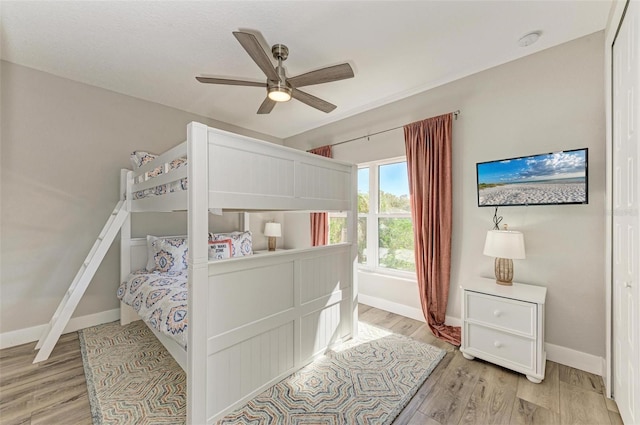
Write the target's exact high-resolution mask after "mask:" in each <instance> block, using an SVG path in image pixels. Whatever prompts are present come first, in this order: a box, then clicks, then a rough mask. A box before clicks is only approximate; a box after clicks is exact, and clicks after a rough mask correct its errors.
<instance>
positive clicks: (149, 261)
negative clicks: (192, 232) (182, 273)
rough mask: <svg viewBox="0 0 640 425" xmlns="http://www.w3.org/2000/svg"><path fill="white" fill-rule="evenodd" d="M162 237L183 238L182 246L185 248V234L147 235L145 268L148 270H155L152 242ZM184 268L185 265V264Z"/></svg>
mask: <svg viewBox="0 0 640 425" xmlns="http://www.w3.org/2000/svg"><path fill="white" fill-rule="evenodd" d="M162 239H183V240H184V246H185V249H186V246H187V237H186V236H162V237H158V236H151V235H147V266H146V267H145V268H146V269H147V271H148V272H152V271H154V270H157V267H156V260H155V258H154V257H155V254H156V249H155V248H154V247H153V242H155V241H158V240H162ZM185 269H186V266H185Z"/></svg>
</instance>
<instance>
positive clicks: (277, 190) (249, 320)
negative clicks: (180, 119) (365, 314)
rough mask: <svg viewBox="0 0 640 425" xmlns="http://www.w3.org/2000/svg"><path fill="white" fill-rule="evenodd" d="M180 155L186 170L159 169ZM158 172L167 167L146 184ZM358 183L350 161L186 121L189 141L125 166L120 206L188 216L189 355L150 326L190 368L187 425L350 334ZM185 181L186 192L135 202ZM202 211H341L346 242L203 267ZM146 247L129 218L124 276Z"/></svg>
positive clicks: (141, 261) (126, 317)
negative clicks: (180, 212) (143, 195)
mask: <svg viewBox="0 0 640 425" xmlns="http://www.w3.org/2000/svg"><path fill="white" fill-rule="evenodd" d="M183 157H187V165H186V166H182V167H180V168H177V169H174V170H171V169H170V167H169V166H168V165H166V164H168V163H170V162H171V161H172V160H174V159H176V158H183ZM158 166H162V167H164V171H165V172H164V173H162V174H160V175H159V176H157V177H153V178H149V177H148V174H149V171H150V170H153V169H155V168H156V167H158ZM356 176H357V168H356V167H355V166H354V165H351V164H346V163H342V162H339V161H335V160H330V159H327V158H323V157H320V156H317V155H312V154H309V153H306V152H302V151H299V150H295V149H290V148H286V147H283V146H279V145H276V144H272V143H267V142H263V141H259V140H255V139H251V138H248V137H243V136H239V135H236V134H232V133H228V132H225V131H221V130H217V129H214V128H209V127H207V126H205V125H203V124H199V123H190V124H189V125H188V128H187V141H186V142H184V143H181V144H180V145H178V146H176V147H174V148H172V149H171V150H169V151H167V152H166V153H164V154H162V155H160V156H159V157H158V158H157V159H156V160H154V161H152V162H150V163H148V164H146V165H144V166H142V167H140V168H139V169H137V170H135V171H126V172H125V171H124V170H123V179H122V180H123V182H122V189H123V191H124V192H126V196H125V199H126V201H125V202H126V208H127V210H128V211H130V212H133V213H135V212H151V211H178V210H186V211H187V212H188V253H189V262H188V270H187V271H188V316H189V324H188V342H187V349H186V350H185V349H184V348H183V347H181V346H180V345H179V344H178V343H176V342H175V341H173V340H172V339H170V338H168V337H166V336H164V335H163V334H161V333H159V332H157V331H156V330H154V329H152V330H153V331H154V333H155V334H156V336H157V337H158V339H159V340H160V341H161V342H162V343H163V344H164V345H165V347H167V349H168V351H169V352H170V353H171V354H172V355H173V356H174V357H175V358H176V360H177V362H178V363H179V364H180V365H181V366H182V368H183V369H185V371H186V373H187V423H189V424H205V423H206V424H210V423H213V422H215V421H216V420H218V419H220V418H221V417H222V416H224V415H225V414H226V413H228V412H230V411H231V410H233V409H234V408H236V407H238V406H240V405H241V404H243V403H245V402H246V401H248V400H249V399H250V398H252V397H253V396H255V395H256V394H258V393H259V392H260V391H262V390H264V389H265V388H267V387H268V386H269V385H272V384H273V383H275V382H277V381H279V380H280V379H282V378H283V377H285V376H287V375H289V374H291V373H292V372H294V371H295V370H297V369H299V368H300V367H302V366H304V365H305V364H307V363H309V362H310V361H312V360H313V358H314V357H316V356H317V355H319V354H321V353H323V352H324V351H325V350H326V349H327V348H328V347H329V346H330V345H332V344H334V343H337V342H339V341H341V340H344V339H348V338H350V337H353V336H355V334H356V332H357V285H356V279H355V266H356V262H357V250H356V246H355V245H356V244H355V240H356V237H355V231H356V228H357V227H356V224H357V194H356V193H357V183H356ZM184 178H187V179H188V180H187V182H188V190H179V191H175V192H169V193H166V194H162V195H158V196H150V197H146V198H143V199H133V198H134V196H132V194H133V193H136V192H138V191H142V190H145V189H149V188H153V187H156V186H158V185H170V184H172V183H174V184H175V182H180V181H181V180H182V179H184ZM139 180H143V181H141V182H139ZM182 182H184V180H182ZM167 187H168V186H167ZM210 210H223V211H267V210H278V211H294V210H298V211H347V217H348V232H347V233H348V234H347V241H348V242H347V243H343V244H338V245H330V246H324V247H313V248H306V249H293V250H284V251H276V252H272V253H261V254H258V255H250V256H246V257H242V258H230V259H224V260H215V261H209V259H208V238H207V232H208V230H209V228H208V227H209V226H208V224H209V223H208V218H209V211H210ZM305 231H308V230H305ZM146 252H147V251H146V241H145V240H144V239H132V238H131V220H130V217H129V218H128V219H127V220H126V222H125V224H124V225H123V227H122V231H121V268H122V270H121V274H122V276H121V278H122V279H126V277H127V276H128V275H129V273H131V272H132V271H135V270H139V269H142V268H144V265H145V264H146V256H147V253H146ZM121 312H122V317H121V321H122V323H123V324H126V323H128V322H130V321H132V320H137V319H139V317H137V315H136V313H135V311H134V310H133V309H132V308H130V307H128V306H127V305H125V304H122V308H121ZM150 328H151V327H150Z"/></svg>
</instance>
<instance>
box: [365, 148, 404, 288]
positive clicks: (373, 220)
mask: <svg viewBox="0 0 640 425" xmlns="http://www.w3.org/2000/svg"><path fill="white" fill-rule="evenodd" d="M399 162H405V163H406V162H407V158H406V156H398V157H394V158H386V159H382V160H377V161H369V162H364V163H361V164H358V170H360V169H362V168H368V169H369V212H368V213H361V212H359V211H358V219H360V218H362V217H364V218H366V219H367V247H366V253H367V264H361V263H358V269H359V270H362V271H367V272H372V273H378V274H385V275H391V276H396V277H402V278H409V279H415V277H416V274H415V272H413V271H405V270H398V269H391V268H387V267H380V263H379V262H380V253H379V246H378V244H379V234H378V229H379V227H378V223H379V219H380V218H408V219H409V220H411V212H408V213H382V212H380V211H379V209H380V203H379V196H378V195H379V191H380V184H379V183H380V167H381V166H384V165H389V164H396V163H399ZM412 226H413V221H412ZM412 228H413V227H412ZM412 236H413V235H412ZM356 241H357V238H356Z"/></svg>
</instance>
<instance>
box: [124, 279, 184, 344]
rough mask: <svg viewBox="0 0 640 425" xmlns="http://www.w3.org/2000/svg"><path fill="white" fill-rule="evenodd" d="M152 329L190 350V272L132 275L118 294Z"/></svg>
mask: <svg viewBox="0 0 640 425" xmlns="http://www.w3.org/2000/svg"><path fill="white" fill-rule="evenodd" d="M117 295H118V298H119V299H120V301H122V302H123V303H125V304H127V305H129V306H131V307H133V309H134V310H135V311H136V312H137V313H138V315H139V316H140V318H141V319H142V320H143V321H144V322H145V323H147V325H149V327H151V328H153V329H155V330H157V331H159V332H162V333H163V334H165V335H167V336H169V337H170V338H171V339H173V340H175V341H176V342H177V343H178V344H180V346H182V347H183V348H184V349H186V348H187V324H188V318H187V271H186V270H185V271H180V272H159V271H157V270H156V271H152V272H148V271H146V270H140V271H136V272H133V273H131V274H130V275H129V276H128V277H127V280H126V281H124V282H122V283H121V284H120V287H119V288H118V292H117Z"/></svg>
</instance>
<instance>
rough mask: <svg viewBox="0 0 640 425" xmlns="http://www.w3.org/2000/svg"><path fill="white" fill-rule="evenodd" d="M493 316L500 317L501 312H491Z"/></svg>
mask: <svg viewBox="0 0 640 425" xmlns="http://www.w3.org/2000/svg"><path fill="white" fill-rule="evenodd" d="M493 315H494V316H496V317H500V316H502V312H501V311H500V310H493Z"/></svg>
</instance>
